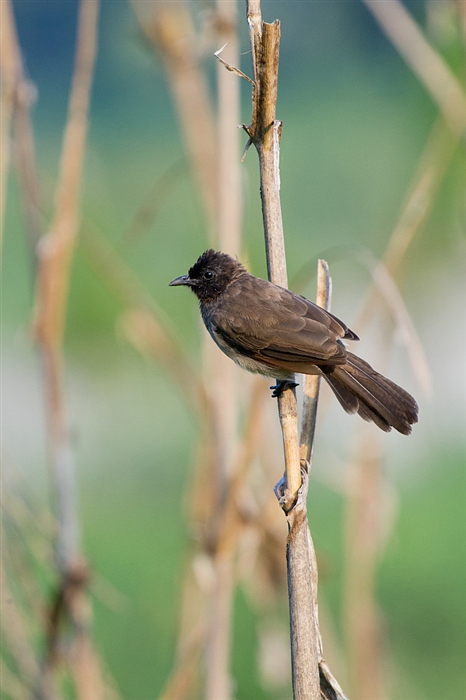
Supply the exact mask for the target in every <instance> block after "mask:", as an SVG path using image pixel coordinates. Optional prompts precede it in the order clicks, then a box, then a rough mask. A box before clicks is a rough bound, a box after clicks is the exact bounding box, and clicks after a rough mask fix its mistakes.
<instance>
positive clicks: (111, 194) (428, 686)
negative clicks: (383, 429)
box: [3, 0, 466, 700]
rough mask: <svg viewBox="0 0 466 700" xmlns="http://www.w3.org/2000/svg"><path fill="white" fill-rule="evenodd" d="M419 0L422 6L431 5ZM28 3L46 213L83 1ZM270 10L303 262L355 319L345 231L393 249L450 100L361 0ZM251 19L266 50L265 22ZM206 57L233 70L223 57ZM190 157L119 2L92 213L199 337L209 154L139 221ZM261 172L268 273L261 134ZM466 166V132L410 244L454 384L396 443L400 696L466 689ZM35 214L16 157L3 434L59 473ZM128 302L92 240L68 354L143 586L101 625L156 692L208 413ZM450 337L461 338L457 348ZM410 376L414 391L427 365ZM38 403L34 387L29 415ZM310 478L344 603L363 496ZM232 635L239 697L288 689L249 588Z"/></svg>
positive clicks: (109, 25) (99, 467) (112, 8)
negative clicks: (35, 304) (45, 379)
mask: <svg viewBox="0 0 466 700" xmlns="http://www.w3.org/2000/svg"><path fill="white" fill-rule="evenodd" d="M202 5H203V6H207V5H208V3H205V5H204V3H202ZM409 7H410V9H411V10H413V12H415V14H416V16H418V18H419V19H420V20H421V21H424V5H423V3H410V4H409ZM15 11H16V17H17V22H18V31H19V37H20V41H21V45H22V47H23V50H24V57H25V63H26V67H27V71H28V73H29V75H30V78H31V80H32V81H33V82H34V83H35V85H36V87H37V89H38V102H37V106H36V108H35V111H34V125H35V130H36V138H37V152H38V163H39V170H40V181H41V188H42V193H43V197H44V212H43V217H44V225H45V224H46V222H47V221H48V219H49V215H50V212H51V211H52V207H53V187H54V181H55V178H56V175H57V171H58V157H59V152H60V145H61V138H62V129H63V125H64V122H65V118H66V105H67V95H68V89H69V82H70V76H71V70H72V57H73V43H74V30H75V13H76V3H75V2H67V3H61V2H54V1H52V0H47V1H46V2H41V1H38V2H33V3H23V2H21V1H20V0H17V2H16V3H15ZM263 14H264V18H266V19H268V20H272V19H274V18H275V16H277V17H279V18H280V19H281V21H282V48H281V74H280V78H281V82H280V86H279V115H278V116H279V117H280V118H281V119H282V120H283V123H284V130H283V140H282V154H281V155H282V160H281V178H282V197H283V213H284V223H285V231H286V244H287V256H288V264H289V270H290V277H292V276H293V274H295V273H296V272H297V271H298V270H299V269H300V268H301V267H302V265H303V263H304V262H306V261H308V260H309V261H311V260H313V259H314V258H316V257H317V256H326V257H327V259H328V260H329V262H330V263H331V269H332V273H333V277H334V305H333V309H334V311H335V313H337V314H338V315H341V316H343V317H345V316H344V313H345V312H346V316H347V317H348V319H349V320H351V315H352V314H353V315H354V308H355V307H357V304H358V299H359V298H360V295H361V294H362V293H363V290H364V288H365V286H366V285H367V282H368V277H367V273H366V272H363V271H362V270H361V269H360V268H357V266H356V265H355V264H354V261H353V262H352V261H351V260H346V259H345V260H343V261H342V260H341V254H339V253H338V252H337V251H338V249H339V247H341V245H343V244H344V245H350V246H363V247H367V248H369V249H370V250H371V251H372V252H373V253H374V254H375V255H379V254H381V253H382V252H383V250H384V248H385V245H386V242H387V240H388V237H389V235H390V232H391V231H392V229H393V227H394V225H395V223H396V220H397V217H398V214H399V212H400V210H401V207H402V204H403V202H404V199H405V196H406V190H407V188H408V186H409V183H410V181H411V178H412V177H413V174H414V171H415V168H416V164H417V162H418V159H419V157H420V154H421V151H422V149H423V146H424V144H425V142H426V139H427V136H428V133H429V131H430V128H431V125H432V123H433V121H434V119H435V115H436V108H435V106H434V105H433V103H432V101H431V99H430V98H429V97H428V96H427V95H426V94H425V92H424V90H423V88H422V87H421V86H420V85H419V83H418V82H417V80H416V78H415V77H414V76H413V75H412V73H411V72H410V70H409V69H408V68H407V67H406V66H405V65H404V63H403V61H402V59H401V58H400V57H399V56H398V54H397V53H396V51H395V50H394V49H393V48H392V47H391V46H390V44H389V42H388V41H387V40H386V39H385V38H384V37H383V36H382V34H381V33H380V31H379V30H378V29H377V27H376V26H375V23H374V21H373V20H372V18H371V17H370V16H369V15H368V13H367V11H366V10H365V8H364V7H363V6H362V5H357V4H356V3H334V2H323V3H314V2H294V1H293V0H288V1H286V2H285V1H283V2H264V3H263ZM243 25H245V21H243ZM241 37H242V51H244V52H247V51H248V43H247V35H246V30H245V26H242V28H241ZM445 55H446V56H447V57H448V60H450V61H451V64H452V65H453V66H454V67H458V66H460V65H461V60H460V58H459V57H460V56H462V55H464V54H462V53H461V50H460V48H458V44H457V42H456V43H455V42H452V43H451V44H450V45H449V47H448V50H446V51H445ZM243 61H244V65H242V68H243V70H245V71H246V72H250V68H249V56H248V55H247V54H246V55H245V56H243ZM206 65H207V67H208V71H209V73H210V74H211V75H212V76H213V75H214V70H215V68H214V59H213V58H212V57H211V56H207V57H206ZM243 98H244V99H243V106H242V119H243V121H245V122H247V121H248V119H249V113H250V102H249V100H250V92H249V87H248V85H247V84H244V86H243ZM183 155H184V154H183V146H182V142H181V139H180V135H179V132H178V129H177V118H176V116H175V115H174V113H173V108H172V104H171V100H170V94H169V90H168V88H167V85H166V82H165V78H164V74H163V70H162V66H161V64H160V61H159V60H158V59H157V57H155V56H154V55H153V53H152V52H151V49H150V48H149V47H148V46H147V44H146V43H145V42H144V41H143V40H142V39H141V37H140V34H139V31H138V28H137V25H136V22H135V19H134V16H133V15H132V13H131V9H130V7H129V5H127V4H126V3H123V2H111V3H105V2H104V3H102V17H101V25H100V49H99V58H98V63H97V68H96V76H95V86H94V90H93V102H92V111H91V121H90V133H89V140H88V149H87V164H86V172H85V178H84V187H83V198H82V202H83V203H82V218H83V226H85V225H86V222H92V223H93V224H95V225H96V226H98V227H99V228H100V230H101V231H102V232H103V234H104V235H105V236H106V237H108V239H109V240H110V241H111V242H112V244H113V245H114V246H115V247H116V248H117V250H118V251H119V252H120V254H121V255H122V256H123V258H124V260H125V261H126V263H127V264H128V265H129V266H130V267H131V268H132V269H133V270H134V271H135V272H136V274H137V276H138V277H139V278H140V280H141V281H142V282H143V283H144V284H145V285H146V287H147V288H148V289H149V290H150V292H151V293H152V294H153V295H154V297H155V298H156V299H157V301H158V303H159V304H160V305H161V306H162V307H163V308H164V309H165V311H166V312H167V313H168V314H169V315H170V316H171V318H172V320H173V322H174V324H175V326H176V327H177V329H178V331H179V333H180V335H181V337H182V338H183V340H184V341H185V342H186V343H189V348H190V352H192V354H193V356H194V357H195V356H196V355H197V354H198V352H199V347H198V346H199V340H198V337H199V334H198V330H199V319H198V312H197V308H196V304H195V302H194V300H193V299H192V298H188V295H187V294H184V295H183V294H178V293H177V292H178V290H175V291H173V290H170V289H169V288H168V286H167V283H168V281H169V280H170V279H172V278H173V277H175V276H177V275H179V274H183V273H184V272H185V271H186V270H187V268H188V267H189V266H190V265H191V264H192V262H193V261H194V260H195V258H196V257H197V255H198V254H199V253H200V252H202V250H203V249H204V248H205V247H207V235H206V230H205V220H204V215H203V211H202V207H201V204H200V202H199V200H198V196H197V189H196V186H195V184H194V183H193V179H192V176H191V173H190V172H189V167H186V168H184V169H183V168H181V170H180V175H179V177H177V178H176V180H175V182H174V184H173V186H172V187H171V189H170V190H169V191H168V192H167V194H166V196H165V197H164V198H163V199H162V200H161V202H160V206H159V207H158V210H157V216H156V218H155V220H154V221H153V223H152V224H151V225H150V227H149V229H148V230H147V231H146V232H145V234H144V235H143V236H141V237H140V238H131V236H129V231H130V229H131V225H132V222H133V220H134V217H135V215H136V213H137V211H138V209H139V208H140V206H141V204H142V203H143V202H144V201H146V200H147V197H148V196H149V195H150V193H151V192H152V191H153V188H154V187H155V185H156V183H157V182H158V181H159V180H160V178H163V176H164V174H165V173H166V172H167V170H168V169H169V168H170V167H171V166H173V165H174V164H176V163H177V162H178V161H179V160H180V159H181V158H183ZM243 172H244V194H245V216H244V228H245V237H244V246H245V250H246V255H247V258H248V259H249V262H250V266H251V268H252V270H253V271H254V272H255V273H256V274H258V275H261V276H264V275H265V262H264V252H263V239H262V229H261V214H260V201H259V186H258V173H257V164H256V159H255V154H254V153H253V152H252V151H251V152H250V153H249V155H248V157H247V159H246V163H245V165H244V169H243ZM464 174H465V156H464V150H463V152H461V153H459V154H457V156H456V157H455V160H454V163H453V165H452V167H451V168H450V170H449V173H448V175H447V177H446V179H445V182H444V184H443V186H442V189H441V192H440V195H439V198H438V201H437V203H436V206H435V207H434V211H433V214H432V217H431V219H430V221H429V224H428V225H427V227H426V230H425V232H424V233H423V235H422V237H419V238H418V239H417V241H416V243H415V244H414V246H413V249H412V251H411V252H410V253H409V255H408V260H407V261H406V264H405V269H406V270H409V274H408V273H407V272H405V279H406V289H405V292H406V294H405V299H406V303H407V305H408V308H411V309H412V310H413V311H414V313H415V321H416V323H417V324H418V328H419V332H420V335H421V339H422V341H423V342H424V344H425V346H426V352H427V355H428V359H429V361H430V362H431V367H432V370H433V373H434V384H435V389H436V392H437V393H436V396H435V398H434V399H433V401H432V402H431V404H428V403H427V401H425V400H424V402H423V404H424V405H422V401H421V408H423V409H424V410H423V411H422V412H421V425H420V426H419V430H418V431H416V430H415V432H414V434H413V436H412V437H411V438H410V441H411V444H410V446H409V451H407V452H406V453H405V452H404V445H405V444H406V443H402V445H403V447H398V446H399V445H401V443H399V442H397V437H395V436H393V439H394V442H393V444H394V445H395V446H396V447H395V450H394V453H389V457H388V467H387V469H388V472H389V474H390V478H392V479H393V482H394V483H395V485H396V488H397V489H398V490H399V516H398V518H397V521H396V524H395V527H394V532H393V534H392V536H391V538H390V540H389V543H388V546H387V552H386V557H385V559H384V560H383V561H382V562H381V569H380V574H379V581H378V590H379V595H380V603H381V606H382V609H383V612H384V615H385V616H386V620H387V628H388V632H389V636H390V638H391V641H392V648H393V654H394V663H395V667H396V669H397V670H398V669H400V675H399V677H398V679H397V681H396V687H395V689H394V693H395V694H394V695H393V697H396V698H398V699H399V700H410V699H411V698H417V697H419V698H423V699H424V700H437V699H438V698H440V697H441V698H442V700H453V699H455V700H456V699H457V698H459V697H461V696H462V691H464V690H465V674H464V652H465V629H466V624H465V623H466V619H465V617H466V614H465V606H464V586H465V571H464V569H465V552H464V541H465V534H466V531H465V525H466V521H465V512H466V511H465V508H464V506H465V505H466V504H465V497H464V494H465V488H464V487H465V483H464V477H463V471H464V449H463V445H464V436H463V433H462V429H461V425H463V428H464V402H463V401H462V389H461V386H460V385H461V382H463V383H464V365H463V366H460V367H459V368H457V369H456V370H455V368H454V367H452V366H451V363H452V362H455V363H456V362H458V363H459V364H461V362H462V360H461V358H462V356H463V354H464V353H463V348H464V345H463V346H461V338H462V339H463V342H464V304H463V302H464V299H463V301H461V294H459V297H460V298H458V285H462V284H464V281H463V280H464V277H463V275H464V265H462V264H461V260H462V261H463V262H464V240H463V239H462V237H463V236H464V219H465V217H464V210H462V209H461V199H462V196H463V195H464V184H465V182H464ZM23 223H24V219H23V215H22V212H21V201H20V195H19V192H18V186H17V183H16V181H15V177H14V175H12V176H11V177H10V180H9V191H8V208H7V219H6V227H5V248H4V260H5V262H4V264H3V297H4V299H3V336H4V337H3V345H4V365H3V374H4V377H5V383H6V389H5V397H6V398H4V401H6V400H7V399H8V400H9V401H11V402H12V403H11V405H12V408H11V410H10V415H9V417H6V418H5V431H4V440H5V450H6V454H7V457H8V459H9V460H11V462H12V464H13V465H14V466H16V467H20V468H21V469H22V470H23V471H24V472H26V473H27V474H31V478H32V479H33V481H34V482H37V484H43V482H44V481H45V479H46V471H45V467H44V463H45V461H46V457H45V454H46V453H45V449H44V435H43V432H42V433H41V432H40V431H41V430H43V425H42V423H43V418H42V415H41V410H42V409H41V400H40V385H39V381H38V379H37V376H38V373H39V367H38V365H37V362H36V361H35V359H34V356H33V354H32V353H31V349H30V337H29V335H28V333H29V324H30V321H31V313H32V300H33V282H32V266H31V255H30V252H29V250H28V244H27V241H26V240H25V237H24V235H23ZM332 263H334V266H332ZM311 293H312V292H311V291H310V290H309V294H311ZM120 311H121V307H120V305H119V303H118V302H117V301H116V300H115V299H114V298H113V297H112V295H111V294H110V292H109V290H108V289H107V287H106V286H105V284H104V283H103V281H102V280H101V279H99V278H98V277H97V276H96V274H95V271H94V270H93V269H92V267H91V266H90V265H89V260H88V257H87V256H86V254H85V251H83V250H82V249H78V251H77V254H76V258H75V262H74V265H73V275H72V284H71V290H70V299H69V310H68V322H67V333H66V374H67V399H68V401H69V405H70V414H71V419H72V423H73V426H74V428H75V432H76V454H77V459H78V465H79V473H80V476H79V479H80V496H81V512H82V518H83V527H84V543H85V551H86V553H87V555H88V556H89V558H90V561H91V563H92V566H93V568H94V570H95V572H98V575H99V576H103V577H104V578H105V579H106V580H107V581H109V582H110V583H111V584H112V586H114V587H115V588H116V589H117V591H119V592H120V593H121V594H122V596H123V597H124V600H125V602H122V603H121V605H120V606H117V609H111V608H109V607H108V605H106V604H105V603H104V602H103V601H102V600H101V599H100V597H99V594H98V585H97V584H96V589H97V590H96V593H97V595H96V600H95V618H96V619H95V638H96V641H97V643H98V646H99V649H100V650H101V652H102V654H103V657H104V659H105V661H106V663H107V664H108V667H109V669H110V672H111V674H112V675H113V677H114V678H115V680H116V682H117V685H118V687H119V689H120V690H121V693H122V695H123V697H125V698H128V699H130V698H131V700H146V698H147V700H148V699H149V698H154V697H156V695H157V692H159V691H160V690H161V689H162V688H163V685H164V682H165V680H166V678H167V675H168V673H169V671H170V669H171V666H172V662H173V657H174V650H175V641H176V631H177V619H178V611H179V595H180V592H181V580H182V575H183V567H184V563H185V561H186V548H187V543H188V541H189V536H190V533H189V532H188V526H187V519H186V515H185V512H186V509H185V502H186V497H185V496H184V495H183V494H184V493H185V490H186V488H187V486H188V484H189V474H190V468H191V464H192V457H193V446H194V444H195V430H196V426H195V420H194V418H193V417H192V416H191V415H190V414H189V412H188V410H187V408H186V406H185V405H184V403H183V401H182V399H181V398H180V397H179V396H178V395H177V394H176V391H175V392H174V390H173V387H172V386H171V384H170V382H169V380H168V379H167V377H166V376H164V375H163V373H162V372H161V371H160V370H159V369H158V368H156V367H154V366H152V365H150V364H149V363H148V362H146V361H144V360H141V359H140V357H139V356H138V355H137V353H136V351H135V350H133V349H132V348H130V347H129V345H128V343H127V341H125V340H123V338H122V334H121V333H120V332H119V330H118V321H119V315H120ZM462 329H463V330H462ZM450 330H451V333H450ZM452 343H455V344H456V345H455V347H458V350H457V351H453V352H452ZM445 353H447V354H448V357H449V358H450V356H451V355H452V354H453V359H452V360H450V359H448V363H449V366H448V367H445V361H444V354H445ZM406 374H407V376H409V374H410V372H409V370H406ZM10 377H11V381H10ZM33 377H35V379H32V378H33ZM10 387H11V388H10ZM408 388H409V389H411V390H413V391H415V390H416V388H415V385H414V384H413V381H412V379H411V385H410V386H408ZM22 402H25V403H22ZM19 405H21V406H22V407H23V408H24V407H25V406H26V408H24V411H25V413H23V414H22V411H23V408H21V410H20V408H18V406H19ZM162 407H163V410H162ZM24 416H26V418H27V420H26V419H25V417H24ZM25 422H26V424H25ZM422 423H423V424H424V425H423V426H422ZM34 426H36V427H34ZM391 438H392V436H390V439H391ZM324 439H325V438H324ZM331 450H332V446H331V445H330V444H329V445H327V447H326V448H322V456H323V457H325V456H326V455H328V454H329V453H331ZM397 450H398V452H397ZM32 454H35V455H36V456H35V457H34V458H33V457H32V456H31V455H32ZM317 454H320V453H319V452H317ZM37 455H39V456H37ZM316 459H317V457H316ZM400 465H401V466H400ZM322 471H323V470H322ZM318 476H319V467H318V465H317V477H318ZM277 477H278V475H277ZM271 486H272V485H270V487H271ZM311 492H312V493H311V497H310V498H311V501H310V506H311V507H310V518H311V526H312V530H313V532H314V535H315V541H316V546H317V549H318V551H319V558H320V559H321V560H322V571H321V585H320V593H321V596H323V599H324V600H325V601H326V603H327V604H328V606H329V608H330V610H331V611H332V613H333V614H334V615H335V616H336V619H337V620H338V619H339V617H338V616H339V612H340V607H341V581H342V566H343V564H342V553H343V544H342V534H341V533H342V527H343V522H344V501H343V497H342V496H340V495H339V494H338V493H336V492H335V490H333V489H331V488H329V487H328V486H326V485H325V479H322V478H321V479H319V480H317V481H316V484H315V486H314V487H313V488H312V489H311ZM285 612H286V611H283V618H284V619H286V614H285ZM337 626H338V629H339V631H340V632H341V629H340V627H341V625H340V624H337ZM234 634H235V644H234V659H233V671H234V675H235V678H236V682H237V694H238V697H240V698H241V700H248V699H251V700H252V699H253V698H254V699H255V700H256V699H258V698H265V697H270V698H271V697H277V698H278V697H282V696H281V695H279V694H277V695H276V696H275V695H274V694H273V693H272V694H267V695H266V694H265V693H264V691H263V690H261V689H260V686H259V681H258V676H257V670H256V649H257V641H256V636H257V630H256V622H255V619H254V614H253V611H252V608H251V606H250V603H249V602H248V599H247V597H245V595H244V594H243V593H242V592H241V591H240V592H239V593H238V595H237V599H236V602H235V629H234ZM407 689H408V690H407ZM284 697H289V696H284Z"/></svg>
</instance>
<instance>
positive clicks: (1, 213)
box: [0, 0, 22, 251]
mask: <svg viewBox="0 0 466 700" xmlns="http://www.w3.org/2000/svg"><path fill="white" fill-rule="evenodd" d="M0 19H1V24H2V36H1V41H0V75H1V80H2V90H1V95H0V109H1V119H0V251H1V248H2V241H3V225H4V218H5V204H6V187H7V182H8V169H9V164H10V138H11V121H12V118H13V113H14V109H15V104H16V99H17V90H18V84H19V83H20V76H21V73H22V65H21V54H20V52H19V49H18V38H17V36H16V27H15V21H14V17H13V8H12V6H11V1H10V0H5V2H2V3H1V5H0Z"/></svg>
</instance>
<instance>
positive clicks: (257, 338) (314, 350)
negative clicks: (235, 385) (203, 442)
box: [170, 249, 418, 435]
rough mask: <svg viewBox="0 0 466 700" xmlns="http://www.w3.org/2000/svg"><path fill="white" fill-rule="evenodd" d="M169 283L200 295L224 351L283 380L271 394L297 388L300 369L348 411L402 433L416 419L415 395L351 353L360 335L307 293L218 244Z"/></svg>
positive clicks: (207, 324)
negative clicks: (256, 271)
mask: <svg viewBox="0 0 466 700" xmlns="http://www.w3.org/2000/svg"><path fill="white" fill-rule="evenodd" d="M170 286H172V287H177V286H186V287H190V289H191V290H192V291H193V292H194V294H195V295H196V297H197V299H198V300H199V306H200V311H201V316H202V320H203V321H204V324H205V327H206V328H207V330H208V332H209V333H210V335H211V336H212V338H213V340H214V341H215V343H216V344H217V345H218V347H219V348H220V350H222V351H223V352H224V353H225V354H226V355H227V356H228V357H230V358H231V359H232V360H234V361H235V362H236V363H237V364H238V365H239V366H240V367H242V368H243V369H246V370H248V371H249V372H254V373H259V374H262V375H264V376H266V377H274V378H275V379H276V380H277V384H276V385H275V386H274V387H271V389H274V393H273V394H272V396H279V395H280V393H281V391H282V390H283V389H284V388H286V387H287V386H297V384H296V383H295V382H294V375H295V373H300V374H313V375H321V376H322V377H323V378H324V379H325V381H326V382H327V383H328V384H329V386H330V388H331V389H332V390H333V392H334V394H335V396H336V398H337V399H338V401H339V403H340V404H341V406H342V407H343V408H344V410H345V411H346V412H347V413H358V414H359V416H361V418H363V419H364V420H365V421H369V422H373V423H375V425H377V426H378V427H379V428H380V429H381V430H383V431H385V432H389V431H390V430H391V429H392V428H395V430H397V431H398V432H399V433H402V434H403V435H409V434H410V433H411V429H412V425H413V424H414V423H417V420H418V405H417V403H416V401H415V400H414V398H413V397H412V396H411V395H410V394H409V393H408V392H407V391H405V390H404V389H402V388H401V387H400V386H398V385H397V384H395V383H394V382H392V381H391V380H390V379H387V378H386V377H384V376H383V375H382V374H379V372H376V370H374V369H373V368H372V367H371V366H370V365H369V364H368V363H367V362H366V361H365V360H362V359H361V358H360V357H358V356H357V355H354V354H353V353H352V352H349V350H348V349H347V347H346V341H357V340H359V338H358V336H357V335H356V333H354V332H353V331H352V330H350V329H349V328H348V326H347V325H346V324H345V323H343V321H340V319H339V318H337V317H336V316H334V315H333V314H331V313H330V312H328V311H326V310H325V309H322V308H321V307H320V306H317V305H316V304H314V303H313V302H312V301H309V300H308V299H306V298H305V297H304V296H301V295H299V294H295V293H293V292H292V291H290V290H289V289H286V288H285V287H280V286H279V285H276V284H273V283H272V282H269V281H267V280H263V279H260V278H259V277H255V276H254V275H252V274H250V273H249V272H248V271H247V270H246V268H245V267H244V266H243V265H242V264H241V263H240V262H239V261H238V260H236V259H234V258H232V257H231V256H229V255H227V254H226V253H222V252H219V251H215V250H212V249H209V250H206V251H205V252H204V253H203V254H202V255H200V256H199V258H198V260H197V261H196V262H195V263H194V265H193V266H192V267H191V268H190V269H189V271H188V274H187V275H182V276H181V277H177V278H176V279H174V280H172V281H171V282H170Z"/></svg>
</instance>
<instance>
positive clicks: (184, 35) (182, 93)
mask: <svg viewBox="0 0 466 700" xmlns="http://www.w3.org/2000/svg"><path fill="white" fill-rule="evenodd" d="M132 4H133V8H134V11H135V14H136V16H137V18H138V20H139V22H140V25H141V27H142V29H143V31H144V32H145V34H146V36H147V37H148V38H149V40H150V41H151V42H152V43H153V44H154V46H155V47H156V48H157V49H158V50H159V51H160V54H161V56H162V60H163V62H164V65H165V69H166V72H167V75H168V82H169V86H170V89H171V91H172V93H173V98H174V101H175V104H176V108H177V114H178V117H179V120H180V123H181V131H182V134H183V136H184V139H185V143H186V150H187V153H188V154H189V156H190V158H191V160H192V163H193V166H194V171H195V173H196V179H197V181H198V183H199V189H200V194H201V198H202V201H203V203H204V208H205V212H206V216H207V221H208V227H209V233H210V236H211V240H212V237H213V232H214V231H215V230H216V226H217V204H218V198H217V162H216V142H215V122H214V115H213V110H212V106H211V103H210V98H209V89H208V84H207V80H206V77H205V75H204V73H203V71H202V68H201V66H200V60H199V54H198V51H197V48H198V37H197V35H196V32H195V29H194V24H193V21H192V18H191V11H190V9H189V7H188V6H187V5H184V4H183V3H172V2H167V1H166V0H165V1H164V2H161V3H157V10H156V12H155V14H154V11H153V9H152V4H148V5H147V6H145V5H144V3H139V2H136V0H133V3H132ZM146 8H147V9H148V11H149V12H150V13H151V16H149V17H148V18H145V17H144V16H143V12H144V10H145V9H146Z"/></svg>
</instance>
